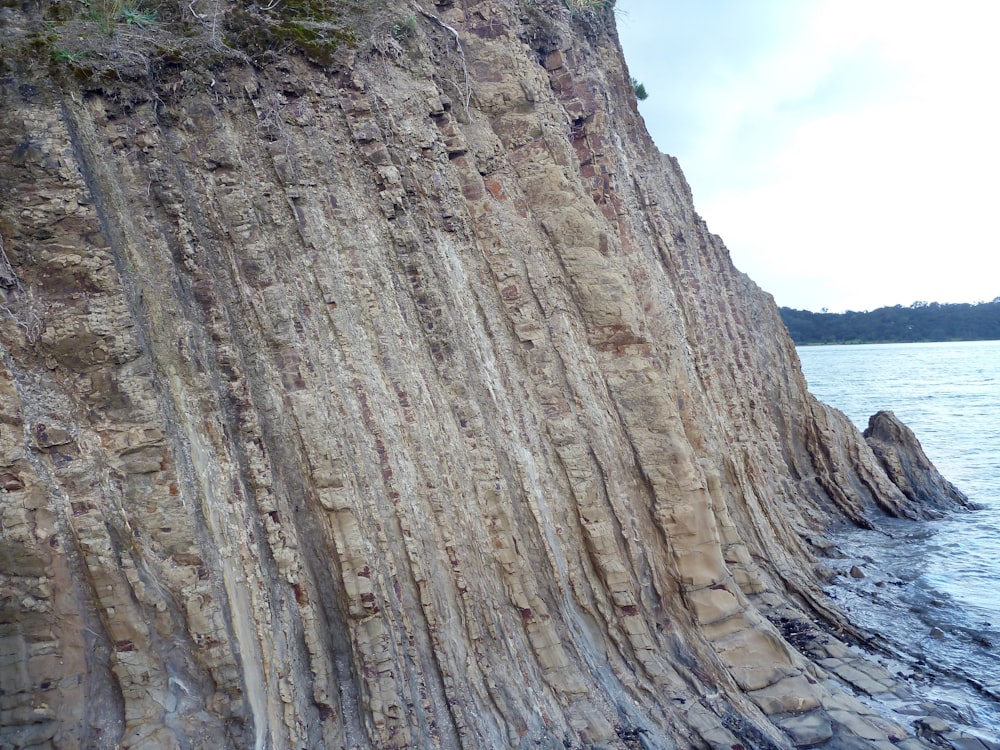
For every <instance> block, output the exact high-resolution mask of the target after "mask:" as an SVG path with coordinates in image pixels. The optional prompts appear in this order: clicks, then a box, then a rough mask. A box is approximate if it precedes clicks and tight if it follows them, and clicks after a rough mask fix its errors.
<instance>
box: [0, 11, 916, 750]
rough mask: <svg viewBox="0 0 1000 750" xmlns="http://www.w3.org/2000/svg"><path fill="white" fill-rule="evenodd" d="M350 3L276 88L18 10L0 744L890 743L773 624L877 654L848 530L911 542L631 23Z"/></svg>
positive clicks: (169, 28)
mask: <svg viewBox="0 0 1000 750" xmlns="http://www.w3.org/2000/svg"><path fill="white" fill-rule="evenodd" d="M43 5H44V4H43ZM243 5H246V4H241V8H242V6H243ZM335 5H336V6H337V7H338V8H339V7H340V6H341V5H351V8H352V10H351V11H349V12H350V13H351V14H353V15H350V17H349V18H347V21H349V24H348V26H347V27H348V28H349V29H350V30H351V34H350V36H351V38H352V39H354V40H355V46H353V47H350V48H348V47H349V46H350V45H344V46H343V47H342V48H338V49H337V50H333V51H331V50H329V49H316V48H311V49H310V50H303V53H304V54H307V55H308V59H307V58H306V57H303V56H301V55H296V54H294V53H292V52H290V51H286V50H284V46H285V45H284V44H282V45H279V46H281V47H282V50H281V51H278V50H275V49H270V48H269V49H267V50H254V49H251V50H249V52H247V54H251V53H252V54H254V55H256V54H258V53H262V55H263V56H262V57H261V58H260V59H259V60H258V62H259V63H261V64H260V65H259V66H251V65H248V64H246V62H245V59H244V58H243V57H242V53H241V54H236V53H234V54H233V55H232V56H228V52H227V50H228V48H220V46H219V43H218V42H219V38H220V37H210V36H200V34H201V32H200V30H199V29H200V28H201V27H200V26H199V25H197V24H188V23H186V22H185V24H184V27H183V28H181V25H180V22H179V21H178V22H177V23H176V24H175V21H174V19H173V17H169V16H168V15H165V16H164V17H163V18H162V19H158V21H157V24H156V25H155V27H150V28H149V29H142V30H141V31H142V32H143V33H141V34H140V33H135V34H132V33H129V34H117V33H116V34H114V35H109V34H107V33H99V32H100V31H101V30H100V29H98V26H97V22H96V21H95V20H94V19H93V18H88V17H86V16H85V15H84V14H82V13H81V14H79V15H75V16H74V18H73V19H72V20H71V21H67V20H66V19H63V18H62V16H60V17H59V19H56V18H55V16H53V17H52V18H49V17H48V16H46V17H45V18H42V16H41V10H40V9H39V7H37V4H30V3H29V4H22V5H21V6H18V7H14V6H13V5H11V6H10V7H5V8H3V9H0V12H2V13H3V18H4V23H3V24H2V35H0V67H2V68H3V70H2V73H3V75H0V164H2V165H3V168H0V242H2V247H3V250H4V253H5V254H6V256H7V258H8V259H9V261H10V269H9V270H8V269H7V268H6V267H5V268H3V269H0V272H2V273H0V275H2V276H3V279H5V280H6V281H5V282H4V284H0V296H2V297H3V299H2V300H0V304H2V306H3V311H4V314H2V315H0V335H2V338H3V342H4V360H3V364H4V371H3V373H0V466H2V467H4V472H6V473H5V474H4V476H3V479H2V480H0V482H2V485H0V486H3V487H5V488H6V489H7V490H8V491H7V493H0V591H2V592H3V594H2V596H0V691H2V703H3V706H4V707H5V709H4V710H7V708H6V707H8V706H9V707H10V710H11V713H10V714H9V715H8V714H5V717H6V718H5V721H4V722H3V725H2V726H0V746H4V747H6V746H30V745H32V744H34V745H35V746H51V747H114V746H122V747H125V746H128V747H134V748H154V747H212V748H220V750H221V749H222V748H245V747H310V748H312V747H316V748H319V747H328V748H329V747H352V748H376V747H377V748H410V747H437V748H456V747H467V748H494V747H529V746H532V747H533V746H544V747H563V746H572V747H580V746H587V747H607V748H623V747H630V746H635V743H647V744H652V745H655V746H662V747H678V748H686V747H692V746H697V747H702V746H716V747H727V748H731V747H736V746H746V747H765V746H767V747H787V746H788V743H789V741H790V740H789V735H790V734H791V735H792V736H793V741H794V742H797V743H799V744H800V745H802V746H806V745H808V744H811V743H813V742H819V741H820V738H821V737H823V736H824V733H825V732H826V726H827V724H826V723H825V719H824V718H823V717H824V713H825V716H827V717H829V718H830V720H832V721H834V722H835V723H836V726H837V731H838V732H840V733H841V734H842V735H843V737H844V738H845V739H843V740H842V741H843V742H844V743H848V742H851V741H853V740H852V739H851V738H854V739H857V738H858V737H866V738H869V739H872V740H873V741H880V740H883V739H884V738H886V737H888V733H887V732H886V731H883V730H881V729H879V728H878V727H877V726H875V724H877V722H874V720H873V721H868V720H865V719H862V718H860V717H861V716H862V711H863V709H862V707H861V706H860V704H858V703H857V702H855V701H854V699H853V698H852V697H851V696H850V695H849V694H848V692H847V690H846V689H845V690H842V689H840V688H838V687H837V685H836V683H835V682H833V681H832V680H825V679H823V680H821V679H819V678H818V677H817V675H818V674H819V673H820V668H819V666H817V665H815V664H813V663H812V662H811V657H810V656H809V654H807V653H801V652H800V651H798V650H797V647H796V645H795V644H794V643H791V642H789V640H788V639H791V640H796V639H795V638H793V637H792V635H791V634H790V631H789V634H788V635H787V639H786V637H785V636H783V635H782V631H780V630H779V629H777V626H775V625H772V622H774V623H779V624H780V623H782V622H785V623H791V622H795V623H800V622H804V621H806V620H808V619H809V618H815V617H819V616H822V617H825V618H826V619H827V620H829V622H828V623H825V625H829V626H830V627H828V628H825V630H826V631H834V630H841V631H843V632H846V633H848V634H849V633H850V632H851V625H850V623H849V622H848V621H846V619H845V618H844V617H843V616H842V615H841V614H840V613H839V612H838V611H837V610H836V608H835V606H834V605H833V603H831V602H830V601H828V600H826V599H825V598H824V596H823V594H822V591H821V590H820V588H819V587H818V585H817V584H818V579H817V577H816V576H815V575H814V573H813V567H812V564H813V563H814V562H815V559H814V555H815V554H816V551H817V550H819V551H822V550H828V549H829V546H828V545H826V544H825V543H824V541H823V540H824V531H825V529H826V528H827V527H828V526H829V525H831V524H832V523H833V522H835V521H836V522H842V521H844V520H850V521H853V522H855V523H858V524H862V525H870V524H872V523H873V521H872V520H871V519H870V518H868V516H867V515H866V513H867V509H868V508H870V507H874V506H879V507H882V508H883V509H886V510H887V511H889V512H895V513H897V514H903V515H905V514H907V513H913V514H916V511H913V510H910V506H911V505H912V503H911V501H910V500H908V499H907V496H905V495H904V493H903V491H901V490H900V487H898V486H897V485H896V484H894V483H893V480H890V477H889V476H888V475H887V474H886V471H885V469H883V467H882V465H881V464H880V463H879V462H878V460H876V458H875V454H874V453H873V452H872V449H869V447H868V446H867V444H866V443H865V442H864V441H863V439H862V438H861V436H860V435H859V434H858V432H857V430H855V429H854V428H853V427H852V426H851V425H850V423H849V421H848V420H847V419H846V417H844V416H843V415H842V414H840V413H839V412H835V411H834V410H832V409H829V408H828V407H825V406H823V405H822V404H819V403H818V402H816V401H815V399H813V398H812V397H811V396H810V395H809V394H808V392H807V391H806V385H805V381H804V379H803V377H802V375H801V373H800V372H799V370H798V365H797V357H796V354H795V350H794V347H793V345H792V343H791V341H790V340H789V338H788V336H787V335H786V334H785V331H784V329H783V327H782V325H781V322H780V317H779V315H778V311H777V309H776V307H775V305H774V303H773V300H771V298H770V297H769V296H768V295H766V294H765V293H763V292H762V291H761V290H760V289H759V288H757V287H756V286H755V285H754V284H753V283H752V282H751V281H750V280H749V279H747V278H746V277H745V276H744V275H742V274H741V273H739V272H738V271H737V270H736V269H735V268H734V267H733V266H732V263H731V262H730V259H729V254H728V251H727V250H726V248H725V246H724V244H723V243H722V241H721V240H720V239H719V238H718V237H717V236H715V235H713V234H711V233H710V232H709V230H708V228H707V227H706V226H705V224H704V222H703V221H702V220H701V219H700V218H699V217H698V216H697V214H696V212H695V208H694V203H693V199H692V196H691V194H690V190H689V188H688V185H687V183H686V181H685V179H684V176H683V174H682V173H681V171H680V168H679V166H678V165H677V163H676V161H675V160H673V159H672V158H670V157H667V156H665V155H663V154H661V153H660V152H659V151H658V150H657V149H656V148H655V147H654V145H653V143H652V142H651V140H650V139H649V136H648V134H647V133H646V131H645V129H644V126H643V123H642V119H641V117H640V116H639V114H638V112H637V111H636V107H635V97H634V92H633V90H632V87H631V84H630V82H629V81H630V77H629V75H628V71H627V70H626V68H625V65H624V61H623V58H622V55H621V50H620V49H619V46H618V43H617V39H616V36H615V32H614V11H613V9H611V8H610V7H608V8H596V7H594V8H589V9H586V12H576V13H574V12H571V11H570V9H568V8H567V7H566V6H565V4H564V3H561V2H557V1H555V0H551V1H550V0H544V2H543V1H542V0H538V2H534V3H530V4H526V3H511V2H500V1H499V0H477V1H475V2H473V1H471V0H470V2H466V3H464V4H462V7H461V8H458V7H455V8H451V9H448V10H447V11H446V15H435V13H436V12H438V11H435V10H432V9H430V4H424V7H423V8H422V9H421V8H418V7H417V6H415V5H413V4H408V3H403V2H395V1H394V2H390V3H361V4H335ZM439 5H442V4H439ZM443 5H450V3H444V4H443ZM234 8H235V6H234ZM247 8H249V6H247ZM65 10H66V13H67V14H71V13H73V11H71V10H69V9H68V6H67V9H65ZM190 10H191V11H192V12H194V11H197V13H196V15H198V14H201V13H202V11H203V10H204V8H201V7H192V8H191V9H190ZM243 10H246V9H243ZM243 10H241V11H240V13H237V12H236V11H235V10H234V11H233V12H232V14H231V15H229V13H230V11H228V10H227V9H226V7H222V6H220V8H219V9H218V11H219V17H218V18H215V17H213V23H212V24H211V28H212V29H216V28H218V29H219V30H220V33H221V30H222V29H226V32H225V33H226V39H227V40H228V41H229V42H231V43H233V44H238V43H246V44H252V43H254V42H253V40H254V39H259V37H258V36H257V35H256V34H250V35H241V34H239V33H238V31H239V29H240V28H241V27H246V25H247V24H251V23H252V22H253V19H252V18H248V17H246V16H243V15H241V13H242V12H243ZM186 12H187V11H185V13H186ZM246 12H250V11H249V10H247V11H246ZM254 12H256V11H254ZM283 12H284V11H283ZM338 12H339V11H338ZM345 12H348V11H345ZM50 15H51V14H50ZM56 15H59V14H56ZM411 17H412V18H413V24H412V25H410V24H407V29H408V30H407V31H406V32H405V34H404V36H405V39H403V41H402V42H401V41H400V39H397V38H396V37H394V36H393V34H392V32H391V30H392V29H393V27H394V25H396V24H398V23H399V21H400V19H409V18H411ZM187 20H188V21H190V18H188V19H187ZM216 21H217V22H218V23H216ZM310 23H313V22H312V21H310ZM334 26H335V24H334V23H333V20H330V19H327V21H325V22H324V24H323V30H324V31H330V30H331V29H333V28H334ZM42 28H44V29H45V39H43V40H41V41H42V42H44V45H48V46H51V48H52V49H57V50H62V51H63V52H65V53H66V55H71V56H73V57H72V59H73V60H74V61H75V62H74V65H73V66H70V68H69V70H63V71H62V73H63V74H60V75H59V79H58V81H56V80H54V79H53V80H49V79H48V78H47V76H49V75H50V74H51V73H53V72H56V73H58V72H59V65H58V64H57V61H53V65H52V67H51V69H50V68H49V67H44V66H42V67H40V66H37V64H35V63H36V61H37V57H38V54H37V53H38V49H37V45H38V44H39V43H41V42H39V39H40V37H38V29H42ZM253 28H255V29H256V28H257V26H256V25H254V26H253ZM310 28H312V26H310ZM205 29H206V31H205V34H206V35H207V34H209V31H208V29H209V25H206V26H205ZM119 31H120V30H119ZM230 32H232V33H230ZM331 33H332V32H331ZM172 34H173V35H175V36H173V37H172V36H171V35H172ZM239 40H243V41H242V42H240V41H239ZM403 42H405V45H404V44H403ZM88 44H100V45H105V46H102V47H99V48H93V47H90V48H86V45H88ZM44 45H43V46H44ZM74 45H75V46H74ZM81 45H82V46H81ZM116 45H131V46H116ZM143 45H149V46H143ZM172 49H183V50H185V53H184V54H185V65H183V66H180V65H174V64H173V63H172V62H171V61H169V60H165V59H163V55H164V54H169V55H172V54H174V53H165V52H164V50H172ZM223 52H226V53H227V54H225V55H224V54H223ZM265 52H266V53H267V54H263V53H265ZM77 53H80V54H79V55H78V54H77ZM84 53H87V54H84ZM90 53H93V54H90ZM189 53H190V54H189ZM321 53H324V54H321ZM46 56H47V55H46ZM310 60H312V62H310ZM207 61H212V66H211V68H209V67H208V62H207ZM76 63H79V65H76ZM321 63H322V64H321ZM67 66H69V63H68V62H67ZM15 276H16V282H14V281H13V280H14V277H15ZM900 461H901V462H902V463H905V461H903V460H902V459H900ZM911 463H912V462H911ZM21 488H27V491H18V490H19V489H21ZM810 540H814V541H810ZM819 570H820V572H822V569H819ZM817 613H822V614H817ZM819 630H820V629H819V628H817V632H819ZM809 640H810V641H811V640H813V639H809ZM796 642H797V643H798V644H799V647H802V648H803V649H804V650H807V649H806V647H805V646H804V645H803V643H806V640H804V639H802V638H799V639H798V640H797V641H796ZM824 648H826V651H824V652H823V653H829V654H831V655H832V654H839V653H841V652H842V649H846V647H845V646H843V644H840V645H839V647H838V643H837V642H834V641H828V642H827V645H826V646H825V647H824ZM855 671H857V673H858V675H860V677H859V676H857V675H855V674H854V671H852V672H850V673H849V676H851V677H854V678H855V679H856V680H858V681H859V684H867V683H862V682H861V681H862V680H865V679H867V680H869V681H870V682H873V683H874V682H876V680H873V679H871V678H870V677H867V676H866V675H865V673H864V671H863V670H855ZM841 676H843V675H841ZM844 679H845V680H848V682H850V680H849V679H848V678H847V677H844ZM871 689H872V690H874V689H875V688H874V687H873V688H871ZM817 707H822V712H824V713H818V712H819V711H820V709H819V708H817ZM35 708H38V709H39V710H38V711H37V712H36V711H35ZM796 711H808V712H817V713H815V714H812V713H810V714H809V715H810V716H811V717H813V718H810V719H803V720H802V721H799V722H794V721H793V722H791V723H789V722H788V721H786V722H785V727H786V729H785V730H783V729H782V727H781V722H780V721H778V718H774V720H772V719H769V718H767V716H766V715H765V713H766V712H770V714H771V715H772V716H773V717H785V716H786V714H787V712H796ZM783 720H784V719H783ZM873 722H874V723H873ZM786 730H787V731H786ZM838 741H840V738H839V737H838ZM845 746H847V745H846V744H845Z"/></svg>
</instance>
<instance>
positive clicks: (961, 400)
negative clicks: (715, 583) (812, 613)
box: [798, 341, 1000, 738]
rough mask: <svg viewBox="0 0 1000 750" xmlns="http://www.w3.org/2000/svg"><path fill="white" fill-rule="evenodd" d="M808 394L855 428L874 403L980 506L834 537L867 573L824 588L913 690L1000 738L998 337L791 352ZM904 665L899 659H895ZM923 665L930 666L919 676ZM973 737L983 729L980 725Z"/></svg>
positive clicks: (967, 723) (960, 721) (862, 424)
mask: <svg viewBox="0 0 1000 750" xmlns="http://www.w3.org/2000/svg"><path fill="white" fill-rule="evenodd" d="M798 353H799V358H800V360H801V362H802V369H803V372H804V373H805V376H806V380H807V381H808V383H809V390H810V391H812V393H813V394H815V395H816V396H817V397H818V398H819V399H820V400H821V401H823V402H825V403H827V404H829V405H831V406H835V407H837V408H838V409H840V410H841V411H843V412H845V413H846V414H847V416H848V417H850V419H851V420H852V421H853V422H854V423H855V424H856V425H857V426H858V428H859V429H862V430H863V429H864V428H865V427H866V426H867V424H868V417H869V416H871V415H872V414H874V413H875V412H876V411H878V410H880V409H888V410H890V411H893V412H895V414H896V416H897V417H899V418H900V419H901V420H902V421H903V422H905V423H906V424H907V425H909V427H910V428H911V429H912V430H913V431H914V433H915V434H916V436H917V439H918V440H920V443H921V445H922V446H923V448H924V451H925V452H926V453H927V456H928V457H929V458H930V459H931V461H933V462H934V464H935V465H936V466H937V468H938V469H939V470H940V471H941V473H942V474H944V476H945V477H946V478H947V479H949V480H950V481H951V482H952V483H953V484H955V485H956V486H957V487H958V488H959V489H960V490H962V491H963V492H964V493H965V494H966V495H968V497H969V499H970V500H972V501H973V502H975V503H977V504H978V505H979V506H981V507H980V509H979V510H976V511H973V512H969V513H956V514H953V515H950V516H948V517H946V518H943V519H941V520H936V521H929V522H912V521H902V520H890V519H886V520H884V521H883V522H881V523H880V526H881V529H880V530H879V531H866V530H857V529H845V530H843V531H841V532H839V533H838V534H837V535H836V537H835V540H836V541H837V542H838V544H839V545H840V546H841V548H842V549H843V550H844V552H845V553H847V555H848V560H847V562H854V561H857V562H858V563H859V564H860V567H861V568H862V570H863V571H865V573H866V577H865V578H864V579H860V580H854V579H841V580H840V582H839V583H837V584H836V585H834V586H831V587H830V589H829V593H830V595H831V596H833V597H834V598H835V599H837V600H838V601H839V602H840V604H841V605H842V606H843V607H845V608H846V609H847V610H848V611H849V612H850V614H851V616H852V618H854V621H855V622H858V623H859V624H861V625H862V626H863V627H866V628H868V629H869V630H873V631H876V632H878V633H881V634H882V635H884V636H885V637H886V638H887V639H888V640H889V641H890V642H892V643H893V644H894V645H895V647H896V648H897V649H898V650H899V651H900V652H901V653H903V654H906V655H908V656H909V657H910V658H911V661H910V662H909V664H910V666H911V667H913V666H916V667H917V669H916V670H914V672H912V673H911V672H909V670H907V669H904V670H902V671H904V672H907V674H912V677H911V679H912V681H913V682H914V687H915V688H918V692H919V693H921V694H924V695H927V696H928V697H929V698H932V699H934V700H937V701H944V702H947V703H950V704H951V705H953V706H954V707H955V712H956V715H955V717H954V718H955V721H956V723H958V724H959V725H963V726H966V727H972V728H979V729H984V730H987V732H988V733H987V734H986V735H984V736H988V737H990V738H992V737H994V736H996V734H997V733H1000V341H989V342H962V343H932V344H872V345H862V346H816V347H800V348H799V349H798ZM904 662H905V660H904ZM924 666H926V667H930V669H928V670H926V672H925V673H922V672H921V668H923V667H924ZM980 734H982V732H980Z"/></svg>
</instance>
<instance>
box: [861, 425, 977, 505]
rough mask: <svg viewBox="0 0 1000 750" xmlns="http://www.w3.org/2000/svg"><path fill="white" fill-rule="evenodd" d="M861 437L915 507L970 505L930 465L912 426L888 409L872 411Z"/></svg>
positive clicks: (959, 492)
mask: <svg viewBox="0 0 1000 750" xmlns="http://www.w3.org/2000/svg"><path fill="white" fill-rule="evenodd" d="M864 438H865V441H866V442H867V443H868V445H869V446H870V447H871V449H872V452H873V453H874V454H875V456H876V457H877V458H878V460H879V463H881V464H882V468H883V469H884V470H885V473H886V474H887V475H888V477H889V478H890V479H891V480H892V482H893V484H895V485H896V486H897V487H899V489H900V491H902V493H903V494H904V495H906V497H907V498H908V499H909V500H910V501H912V503H913V504H914V506H915V507H916V508H918V509H921V510H923V511H924V512H925V513H927V514H930V515H940V514H941V513H944V512H948V511H953V510H956V509H961V508H965V509H968V508H971V507H972V505H971V503H970V502H969V499H968V498H967V497H966V496H965V494H964V493H962V492H961V490H959V489H958V488H957V487H955V485H953V484H952V483H951V482H949V481H948V480H947V479H945V478H944V477H943V476H941V474H940V472H938V470H937V469H936V468H934V465H933V464H932V463H931V462H930V459H928V458H927V455H926V454H925V453H924V449H923V447H922V446H921V445H920V441H919V440H917V437H916V435H914V434H913V430H911V429H910V428H909V427H907V426H906V425H905V424H903V423H902V422H901V421H899V419H898V418H897V417H896V415H895V414H893V413H892V412H891V411H880V412H878V413H877V414H873V415H872V416H871V417H870V418H869V419H868V428H867V429H866V430H865V431H864Z"/></svg>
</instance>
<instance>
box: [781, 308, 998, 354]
mask: <svg viewBox="0 0 1000 750" xmlns="http://www.w3.org/2000/svg"><path fill="white" fill-rule="evenodd" d="M781 319H782V320H783V321H784V322H785V325H786V326H787V327H788V332H789V333H790V334H791V336H792V340H793V341H794V342H795V343H796V344H882V343H886V344H887V343H904V342H912V341H990V340H994V339H1000V297H997V298H996V299H994V300H993V301H992V302H980V303H979V304H976V305H970V304H939V303H937V302H930V303H928V302H914V303H913V304H912V305H910V306H909V307H903V306H902V305H896V306H895V307H880V308H879V309H877V310H872V311H871V312H855V311H853V310H848V311H847V312H844V313H829V312H819V313H816V312H810V311H809V310H793V309H791V308H789V307H782V308H781Z"/></svg>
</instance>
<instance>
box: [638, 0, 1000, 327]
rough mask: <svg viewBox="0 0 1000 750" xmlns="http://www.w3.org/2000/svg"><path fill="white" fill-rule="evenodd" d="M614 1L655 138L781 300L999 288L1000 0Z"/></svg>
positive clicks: (857, 302) (895, 299)
mask: <svg viewBox="0 0 1000 750" xmlns="http://www.w3.org/2000/svg"><path fill="white" fill-rule="evenodd" d="M619 7H620V8H622V9H623V11H624V13H625V16H624V17H623V18H621V19H620V21H619V29H620V32H621V36H622V40H623V46H624V48H625V54H626V57H627V59H628V60H629V64H630V67H631V68H632V71H633V74H634V75H636V77H637V78H639V79H640V80H641V81H643V82H644V83H645V84H646V87H647V89H648V90H649V92H650V98H649V99H648V100H646V102H644V103H643V105H642V106H641V109H642V112H643V114H644V116H645V118H646V122H647V125H648V127H649V128H650V131H651V133H652V134H653V137H654V139H655V140H656V142H657V144H658V145H659V146H660V147H661V148H662V149H663V150H666V151H668V152H670V153H673V154H675V155H677V156H678V157H679V158H680V160H681V165H682V167H684V170H685V173H686V174H687V176H688V179H689V182H690V183H691V185H692V188H693V190H694V196H695V202H696V204H697V206H698V209H699V212H700V213H701V214H702V215H703V216H704V217H705V219H706V221H708V223H709V226H710V227H711V228H712V230H713V231H715V232H716V233H718V234H720V235H721V236H722V237H723V239H724V240H725V241H726V243H727V245H728V246H729V248H730V250H731V252H732V255H733V258H734V261H735V262H736V264H737V266H739V267H740V268H741V269H742V270H745V271H747V272H748V273H749V274H750V276H751V277H753V278H754V279H755V280H756V281H757V282H758V283H760V284H761V286H763V287H764V288H765V289H766V290H768V291H770V292H771V293H773V294H774V295H775V298H776V299H777V301H778V303H779V304H782V305H788V306H792V307H801V308H806V309H814V310H816V309H820V308H822V307H828V308H830V309H834V310H837V309H873V308H875V307H879V306H881V305H886V304H909V303H910V302H912V301H914V300H917V299H922V300H936V301H941V302H952V301H968V302H972V301H977V300H981V299H993V298H994V297H996V296H997V295H998V294H1000V283H998V282H997V281H996V280H997V279H1000V273H998V271H1000V252H998V250H1000V247H998V241H997V238H996V233H995V231H994V230H993V228H992V227H991V224H992V223H993V220H992V217H993V215H994V214H995V213H996V206H997V205H998V203H1000V188H998V183H997V182H996V179H995V176H996V175H997V174H998V171H1000V146H998V143H997V138H996V133H998V132H1000V107H998V106H997V105H996V103H995V95H994V94H993V91H994V90H995V88H996V80H995V78H996V72H997V71H998V70H1000V45H996V44H995V43H994V42H992V40H991V38H990V37H991V36H992V35H994V34H995V30H996V29H997V28H1000V23H998V22H1000V4H994V3H993V2H973V1H972V0H957V1H956V2H953V3H950V4H948V5H947V6H945V5H939V4H930V3H927V4H920V3H904V2H898V1H896V0H868V2H860V1H858V0H836V1H835V2H834V1H832V0H830V1H827V0H800V1H799V2H795V3H789V2H787V1H785V2H779V1H778V0H773V1H767V0H766V1H765V2H761V3H753V4H751V3H744V2H737V1H736V0H720V1H719V2H713V3H711V4H709V3H689V2H683V1H682V0H668V1H667V2H650V1H649V0H619Z"/></svg>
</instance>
